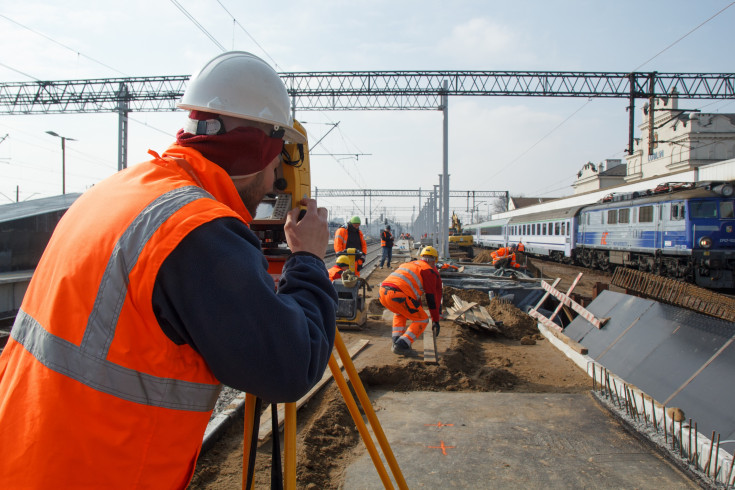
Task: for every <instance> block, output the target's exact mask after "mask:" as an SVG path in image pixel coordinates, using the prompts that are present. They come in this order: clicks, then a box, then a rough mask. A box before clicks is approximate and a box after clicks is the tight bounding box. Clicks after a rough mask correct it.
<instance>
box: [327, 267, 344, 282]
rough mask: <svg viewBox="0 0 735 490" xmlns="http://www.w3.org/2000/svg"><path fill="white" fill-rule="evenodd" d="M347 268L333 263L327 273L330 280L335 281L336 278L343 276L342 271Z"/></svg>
mask: <svg viewBox="0 0 735 490" xmlns="http://www.w3.org/2000/svg"><path fill="white" fill-rule="evenodd" d="M345 270H346V269H342V267H340V266H339V265H333V266H332V267H330V268H329V269H327V273H328V274H329V280H330V281H334V280H336V279H339V278H340V277H342V272H344V271H345Z"/></svg>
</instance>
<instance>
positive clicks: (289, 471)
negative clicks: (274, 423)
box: [276, 402, 296, 490]
mask: <svg viewBox="0 0 735 490" xmlns="http://www.w3.org/2000/svg"><path fill="white" fill-rule="evenodd" d="M285 410H286V420H285V422H284V424H283V440H284V441H283V481H284V484H283V488H284V490H296V403H293V402H292V403H286V409H285ZM276 435H277V434H276Z"/></svg>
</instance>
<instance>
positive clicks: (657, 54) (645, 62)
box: [631, 2, 735, 73]
mask: <svg viewBox="0 0 735 490" xmlns="http://www.w3.org/2000/svg"><path fill="white" fill-rule="evenodd" d="M733 5H735V2H731V3H730V4H729V5H727V6H726V7H724V8H722V9H721V10H720V11H718V12H717V13H715V14H714V15H713V16H712V17H710V18H709V19H707V20H705V21H704V22H702V23H701V24H699V25H698V26H697V27H695V28H694V29H692V30H690V31H689V32H687V33H686V34H684V35H683V36H681V37H680V38H679V39H677V40H676V41H674V42H673V43H671V44H669V45H668V46H666V47H665V48H664V49H662V50H661V51H659V52H658V53H656V54H655V55H653V56H652V57H651V58H649V59H647V60H646V61H644V62H643V63H641V64H640V65H638V66H637V67H635V68H633V69H632V70H631V73H633V72H635V71H636V70H638V69H639V68H641V67H642V66H645V65H647V64H648V63H649V62H651V61H652V60H654V59H656V58H657V57H658V56H659V55H661V54H662V53H664V52H665V51H667V50H668V49H669V48H671V47H673V46H674V45H675V44H677V43H678V42H679V41H681V40H682V39H684V38H685V37H687V36H689V34H691V33H693V32H694V31H696V30H697V29H699V28H700V27H702V26H703V25H705V24H706V23H707V22H709V21H711V20H712V19H714V18H715V17H717V16H718V15H720V14H721V13H722V12H724V11H725V10H727V9H729V8H730V7H732V6H733Z"/></svg>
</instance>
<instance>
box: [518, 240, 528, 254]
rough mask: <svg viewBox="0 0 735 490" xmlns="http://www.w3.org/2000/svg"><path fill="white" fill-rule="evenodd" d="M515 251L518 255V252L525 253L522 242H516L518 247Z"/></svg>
mask: <svg viewBox="0 0 735 490" xmlns="http://www.w3.org/2000/svg"><path fill="white" fill-rule="evenodd" d="M516 250H517V251H518V252H519V253H520V252H525V251H526V246H525V245H523V242H522V241H519V242H518V245H517V246H516Z"/></svg>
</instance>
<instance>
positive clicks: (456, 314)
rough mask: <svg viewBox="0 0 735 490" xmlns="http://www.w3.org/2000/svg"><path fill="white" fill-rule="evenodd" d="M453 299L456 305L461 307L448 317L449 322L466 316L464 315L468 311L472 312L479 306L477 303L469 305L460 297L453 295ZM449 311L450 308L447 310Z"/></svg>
mask: <svg viewBox="0 0 735 490" xmlns="http://www.w3.org/2000/svg"><path fill="white" fill-rule="evenodd" d="M452 299H454V303H455V304H459V305H460V307H459V308H458V309H456V310H454V312H453V313H452V314H450V315H448V316H447V320H450V321H454V320H455V319H456V318H459V317H460V316H462V315H464V313H465V312H466V311H468V310H470V309H471V308H472V307H473V306H475V305H477V303H467V302H465V301H462V300H461V299H460V298H459V297H457V296H456V295H452ZM447 310H449V308H447Z"/></svg>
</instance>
